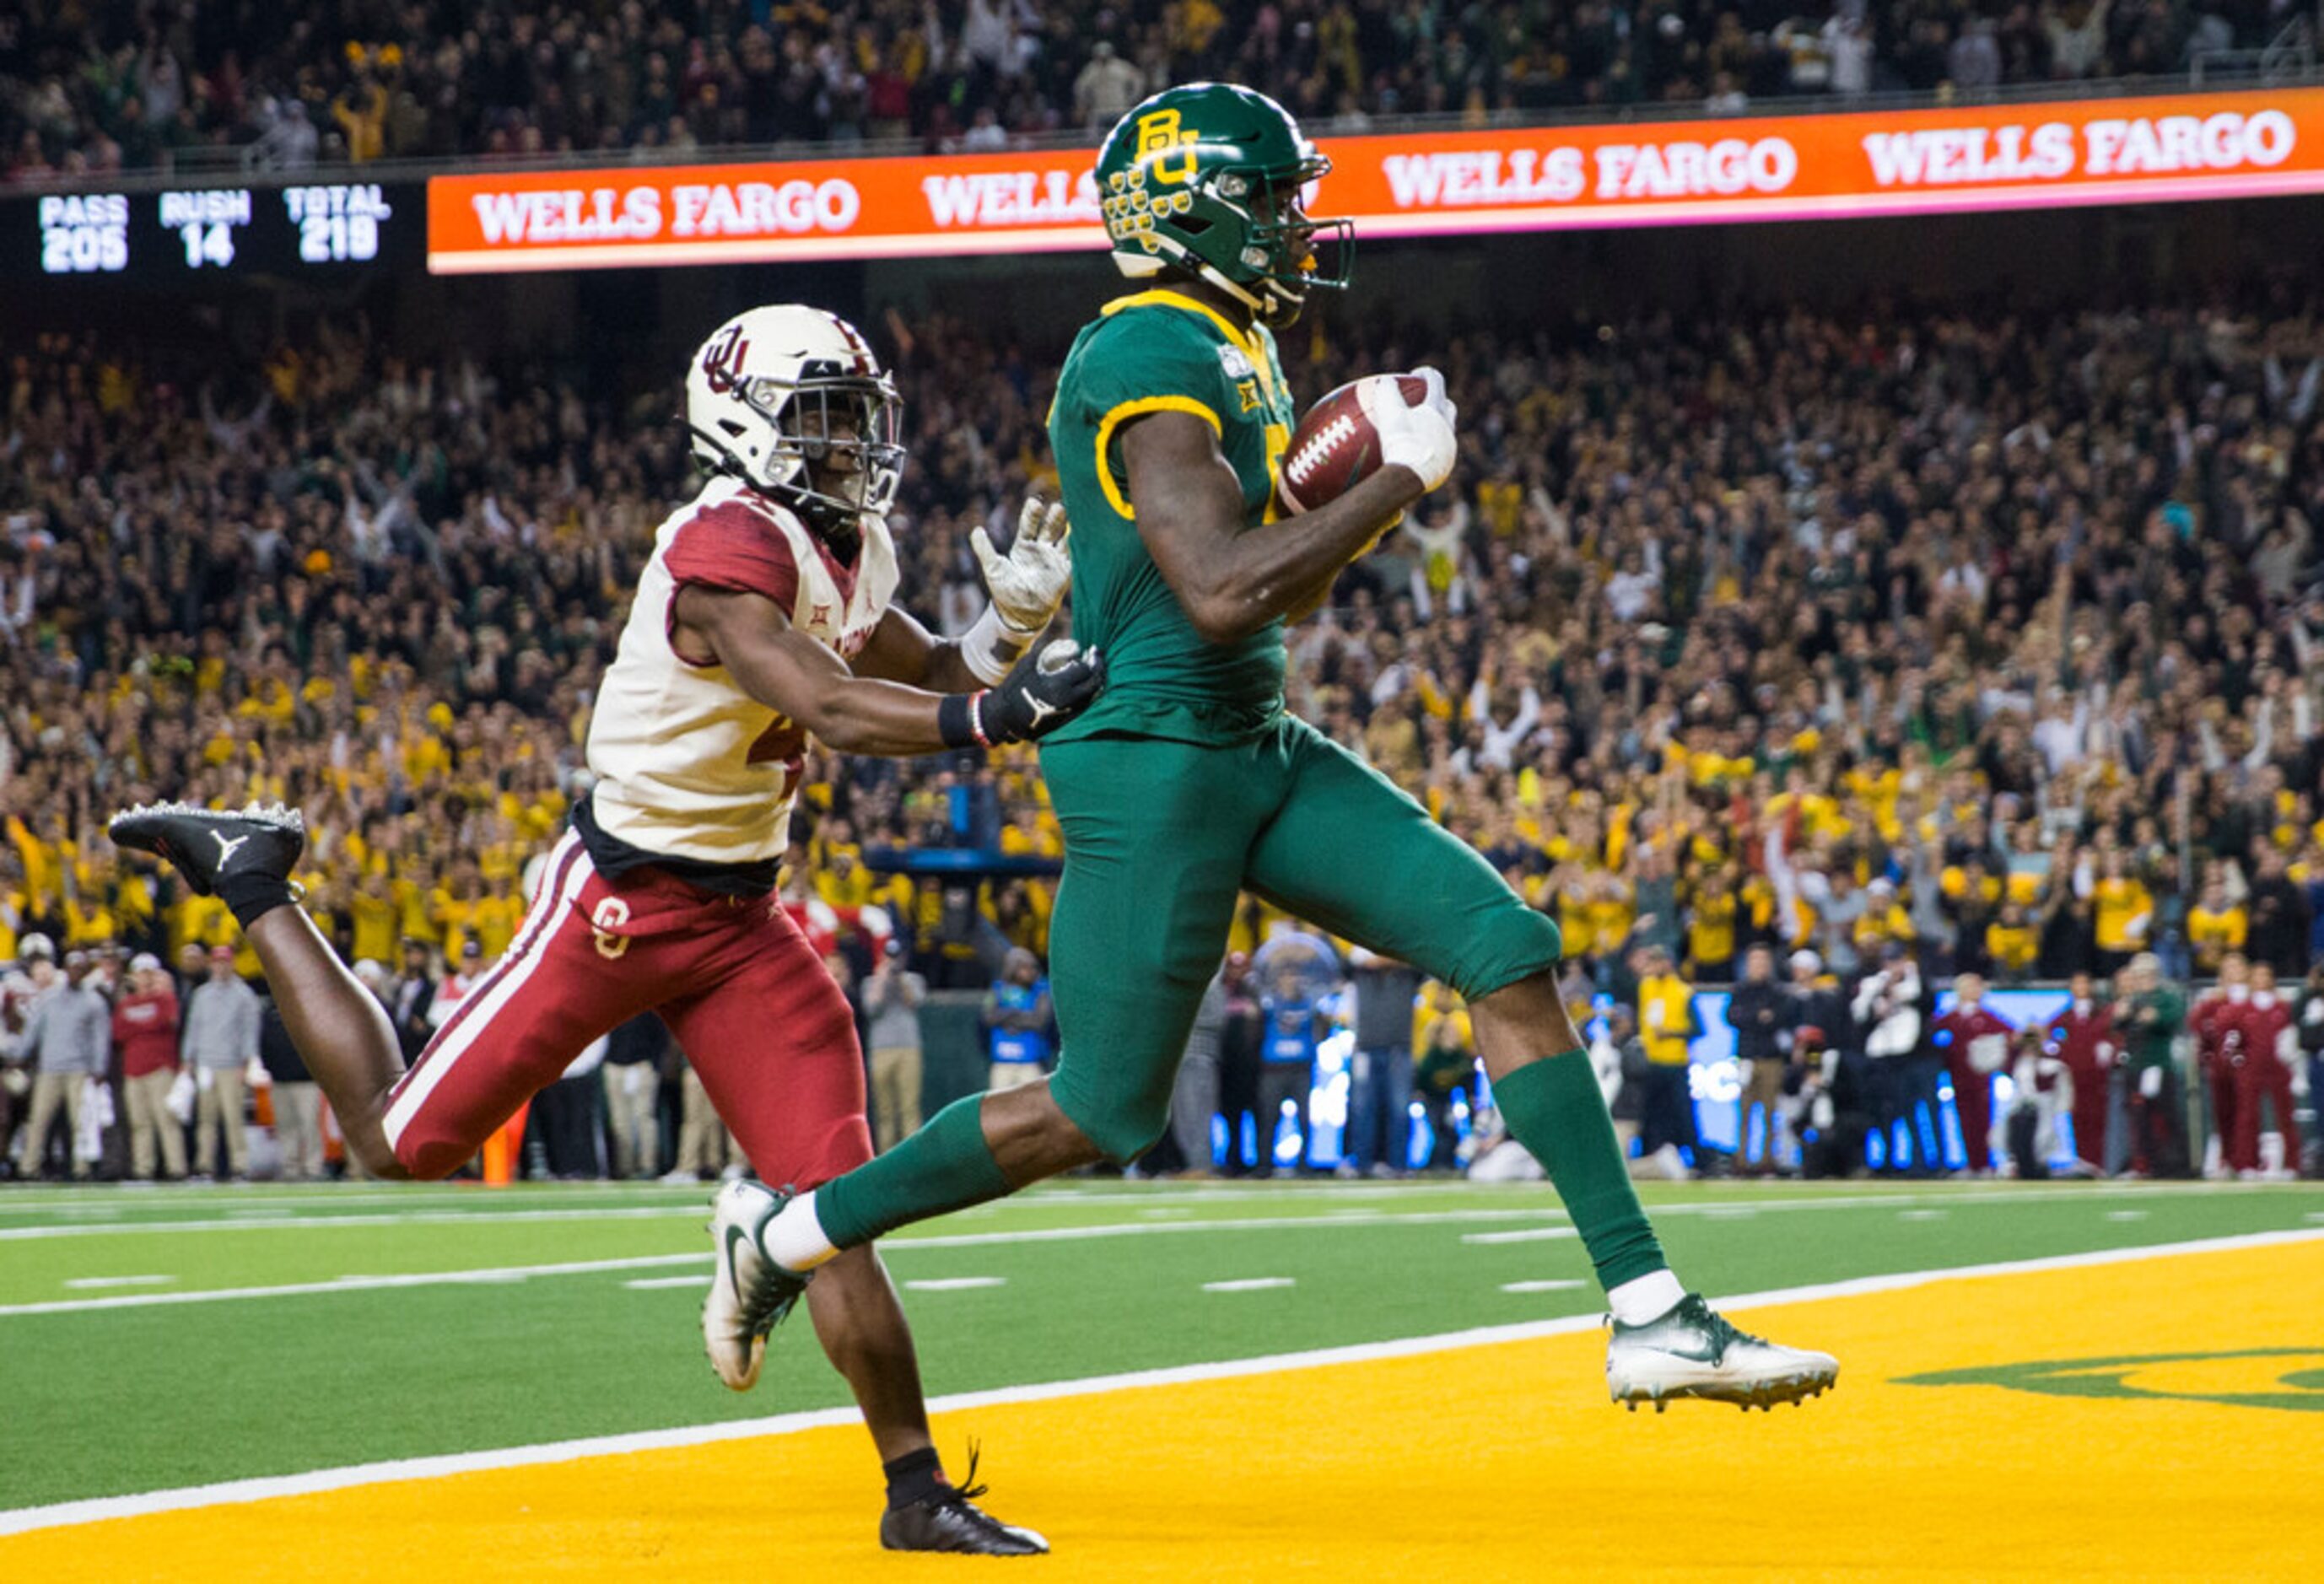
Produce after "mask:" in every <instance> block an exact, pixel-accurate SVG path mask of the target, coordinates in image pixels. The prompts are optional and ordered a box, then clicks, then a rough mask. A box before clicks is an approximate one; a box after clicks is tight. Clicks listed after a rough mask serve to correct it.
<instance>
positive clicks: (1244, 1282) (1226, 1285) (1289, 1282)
mask: <svg viewBox="0 0 2324 1584" xmlns="http://www.w3.org/2000/svg"><path fill="white" fill-rule="evenodd" d="M1297 1285H1299V1279H1298V1278H1297V1277H1296V1276H1245V1277H1243V1278H1242V1279H1241V1280H1240V1281H1232V1282H1204V1283H1203V1292H1205V1293H1267V1292H1272V1291H1273V1290H1274V1289H1276V1288H1277V1287H1296V1286H1297Z"/></svg>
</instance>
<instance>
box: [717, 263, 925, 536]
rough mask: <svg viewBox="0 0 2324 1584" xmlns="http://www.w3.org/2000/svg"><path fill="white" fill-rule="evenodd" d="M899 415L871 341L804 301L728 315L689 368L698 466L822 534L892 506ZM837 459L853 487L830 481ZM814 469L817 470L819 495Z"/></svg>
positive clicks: (899, 452) (900, 454)
mask: <svg viewBox="0 0 2324 1584" xmlns="http://www.w3.org/2000/svg"><path fill="white" fill-rule="evenodd" d="M902 416H903V402H902V401H901V400H900V399H899V397H898V396H897V394H896V386H895V382H893V381H891V380H890V379H889V378H888V376H887V374H886V373H883V372H882V371H881V367H880V360H879V359H878V358H877V357H876V356H874V355H872V352H871V344H870V343H869V342H867V341H865V340H864V339H863V337H862V336H861V335H860V334H858V333H857V332H856V329H855V327H854V326H853V325H851V324H849V323H848V322H847V321H846V320H844V319H843V318H840V317H839V316H838V315H836V314H831V313H825V311H824V310H823V309H819V308H808V307H807V306H806V305H805V304H803V303H779V304H775V305H772V306H770V307H766V308H754V309H749V310H747V311H745V312H743V313H740V314H737V315H735V316H734V318H731V319H729V320H727V321H726V322H725V323H724V324H723V325H721V326H719V327H718V328H717V329H716V330H715V331H714V332H713V333H712V334H711V336H710V339H708V340H707V341H705V342H704V343H703V344H702V347H701V349H700V350H699V351H697V352H696V354H695V355H694V363H693V364H692V366H690V367H689V368H687V371H686V422H687V428H689V429H690V430H691V431H692V432H693V435H694V455H695V456H696V459H697V460H698V461H700V462H701V464H702V465H703V466H705V468H708V469H709V470H710V471H711V472H713V473H729V474H734V475H735V476H736V477H738V478H740V479H742V481H743V482H744V483H748V484H750V485H751V486H752V488H754V489H759V490H763V491H765V492H766V493H768V494H770V495H773V496H774V497H776V498H777V499H778V500H781V501H784V502H788V503H789V504H791V505H793V506H795V507H797V508H798V509H799V511H800V512H801V514H802V515H803V516H806V517H807V518H808V520H809V522H810V525H811V526H814V527H816V528H817V529H819V530H823V531H826V532H827V531H831V530H835V529H838V528H842V527H844V526H846V525H849V524H852V523H853V520H855V518H856V517H857V516H858V515H859V514H862V513H866V512H869V513H872V514H875V515H876V514H878V513H881V512H884V511H887V509H888V505H889V502H891V501H893V500H894V499H895V497H896V483H897V481H898V479H899V477H900V475H901V474H902V471H903V465H904V447H903V445H902V442H901V440H900V438H899V436H900V433H901V428H902ZM842 459H845V460H852V461H853V470H852V473H851V472H849V471H848V470H845V469H844V468H843V469H841V473H842V479H843V481H852V482H839V483H834V481H833V480H832V478H831V477H830V474H831V472H832V471H833V467H834V464H835V462H836V461H840V460H842ZM811 464H812V465H816V466H820V467H821V468H822V469H823V470H824V472H825V477H824V479H823V480H822V481H821V482H822V484H823V485H824V486H825V487H820V488H819V487H818V481H817V480H816V475H815V473H814V471H813V470H812V469H811V467H810V465H811ZM835 490H837V491H844V492H846V493H834V491H835ZM851 495H852V497H853V498H850V497H851Z"/></svg>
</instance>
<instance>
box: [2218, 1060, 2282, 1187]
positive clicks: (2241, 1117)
mask: <svg viewBox="0 0 2324 1584" xmlns="http://www.w3.org/2000/svg"><path fill="white" fill-rule="evenodd" d="M2235 1090H2236V1114H2235V1119H2234V1127H2235V1131H2234V1133H2232V1134H2231V1135H2229V1136H2228V1137H2227V1139H2226V1140H2225V1141H2224V1142H2225V1145H2226V1147H2227V1165H2230V1166H2233V1167H2234V1168H2235V1169H2236V1171H2238V1172H2256V1171H2257V1170H2259V1164H2260V1163H2259V1107H2260V1101H2261V1099H2262V1098H2263V1097H2264V1098H2266V1099H2267V1100H2269V1101H2273V1102H2274V1106H2275V1130H2276V1131H2277V1132H2278V1133H2280V1134H2282V1136H2283V1164H2284V1165H2288V1166H2291V1167H2292V1168H2293V1169H2294V1170H2295V1171H2296V1170H2298V1169H2299V1166H2300V1129H2299V1128H2298V1126H2297V1125H2296V1124H2294V1123H2293V1121H2292V1069H2291V1068H2290V1067H2287V1066H2285V1065H2284V1064H2283V1063H2282V1061H2280V1060H2278V1059H2277V1058H2276V1057H2275V1056H2274V1055H2273V1054H2270V1053H2268V1052H2266V1051H2252V1052H2249V1053H2248V1054H2246V1055H2245V1057H2244V1059H2243V1064H2242V1065H2241V1066H2239V1067H2237V1068H2236V1070H2235Z"/></svg>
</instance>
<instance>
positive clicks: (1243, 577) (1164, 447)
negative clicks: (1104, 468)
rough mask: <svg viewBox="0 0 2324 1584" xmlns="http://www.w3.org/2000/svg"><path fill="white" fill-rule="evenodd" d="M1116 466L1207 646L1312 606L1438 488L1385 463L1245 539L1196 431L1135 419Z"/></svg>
mask: <svg viewBox="0 0 2324 1584" xmlns="http://www.w3.org/2000/svg"><path fill="white" fill-rule="evenodd" d="M1121 456H1122V462H1123V464H1124V465H1125V466H1126V467H1127V469H1128V471H1129V474H1130V505H1131V506H1132V507H1133V508H1135V509H1136V511H1137V513H1138V535H1139V539H1141V540H1143V541H1144V542H1145V545H1146V552H1147V554H1148V555H1149V556H1151V557H1154V565H1155V566H1156V567H1157V568H1158V569H1159V570H1160V571H1161V574H1162V577H1163V580H1164V581H1165V582H1167V584H1169V585H1170V591H1171V593H1173V594H1176V595H1177V596H1178V603H1179V604H1180V605H1182V606H1183V607H1185V612H1186V619H1187V620H1188V621H1189V622H1193V623H1194V631H1196V632H1197V633H1199V634H1201V635H1202V637H1203V639H1204V640H1207V641H1209V642H1211V643H1231V642H1233V641H1235V640H1238V639H1242V638H1248V637H1249V636H1250V634H1252V633H1254V632H1257V631H1259V630H1260V629H1261V628H1263V627H1265V626H1266V625H1267V624H1268V622H1273V621H1275V620H1276V619H1277V617H1280V616H1284V615H1286V614H1287V613H1289V612H1291V611H1292V610H1293V609H1294V608H1296V606H1298V605H1299V604H1301V603H1303V602H1304V601H1307V600H1312V599H1313V598H1314V593H1315V590H1316V587H1317V585H1321V584H1324V583H1327V582H1328V581H1329V580H1330V579H1331V578H1332V577H1333V576H1335V575H1336V574H1337V573H1338V572H1339V570H1340V568H1341V567H1342V566H1346V565H1347V564H1348V562H1349V561H1351V560H1352V559H1353V558H1354V557H1356V556H1358V555H1359V554H1360V553H1361V552H1362V550H1363V548H1364V547H1365V546H1366V545H1369V544H1370V543H1371V542H1372V540H1374V539H1377V538H1379V533H1380V530H1382V529H1383V528H1385V527H1386V526H1387V525H1388V521H1389V520H1390V519H1392V518H1394V517H1395V516H1396V514H1397V512H1399V511H1403V510H1404V509H1405V508H1406V507H1407V506H1409V505H1411V504H1412V503H1413V502H1415V501H1417V500H1418V499H1420V497H1421V496H1423V495H1425V494H1426V493H1428V492H1429V491H1430V490H1431V489H1433V488H1434V487H1435V486H1436V484H1437V483H1441V482H1443V481H1442V475H1440V476H1439V477H1438V478H1434V479H1423V478H1422V476H1421V475H1420V474H1418V473H1416V472H1415V471H1414V470H1413V469H1412V468H1411V467H1409V466H1406V465H1404V464H1402V463H1390V464H1388V465H1387V466H1384V467H1382V468H1380V469H1379V471H1378V472H1377V473H1374V474H1371V475H1370V476H1369V477H1367V478H1365V479H1363V480H1362V481H1361V482H1360V483H1358V484H1357V485H1356V486H1355V487H1354V488H1353V489H1351V490H1350V491H1348V493H1345V494H1343V495H1342V496H1341V497H1340V498H1339V499H1337V500H1335V501H1333V502H1329V503H1327V504H1325V505H1323V506H1319V507H1317V508H1316V509H1315V510H1314V511H1306V512H1303V513H1301V514H1300V515H1298V516H1296V517H1286V518H1284V519H1282V520H1280V521H1277V522H1270V523H1268V524H1266V525H1265V526H1263V527H1259V528H1253V529H1249V530H1246V529H1245V528H1244V526H1243V504H1242V486H1241V484H1240V483H1238V482H1237V480H1236V478H1235V473H1234V469H1233V467H1232V466H1231V465H1229V464H1228V462H1227V459H1226V457H1225V456H1222V454H1221V453H1220V451H1219V447H1218V439H1217V437H1216V436H1214V435H1213V433H1212V431H1211V427H1210V425H1208V424H1207V423H1204V422H1203V420H1202V419H1199V418H1195V417H1194V416H1193V415H1191V414H1188V413H1183V412H1156V413H1150V414H1148V416H1146V417H1144V418H1140V419H1136V420H1134V421H1133V422H1132V423H1131V424H1130V426H1129V427H1128V428H1125V429H1124V430H1123V431H1122V437H1121Z"/></svg>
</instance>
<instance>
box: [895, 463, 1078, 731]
mask: <svg viewBox="0 0 2324 1584" xmlns="http://www.w3.org/2000/svg"><path fill="white" fill-rule="evenodd" d="M1072 535H1073V525H1072V524H1071V523H1069V522H1067V521H1066V520H1065V506H1064V504H1063V503H1062V502H1056V501H1052V500H1049V499H1047V498H1046V497H1044V496H1041V495H1037V494H1036V495H1028V496H1027V497H1026V498H1025V506H1024V510H1023V511H1022V512H1021V513H1020V514H1019V517H1018V520H1017V537H1016V539H1014V540H1013V541H1011V543H1010V547H1009V553H1008V554H1007V555H1006V556H1004V555H1002V554H1001V553H1000V552H999V551H998V550H996V549H994V548H992V540H991V537H990V536H989V535H987V534H986V533H985V531H984V530H983V529H982V527H979V528H977V529H975V530H972V531H971V533H970V534H969V539H968V542H969V548H971V549H973V550H974V551H975V552H976V560H977V565H978V566H980V567H982V570H983V573H984V586H985V589H986V591H987V592H988V593H989V594H991V602H990V603H988V604H986V606H985V607H984V613H983V614H982V616H980V617H978V618H977V620H976V622H975V624H974V625H973V626H972V627H971V628H969V630H968V631H966V632H964V633H962V634H961V635H960V636H959V637H958V638H952V639H938V638H936V636H935V635H934V634H932V633H930V632H929V631H928V630H927V628H925V627H923V626H921V625H920V624H919V622H917V621H915V620H913V619H912V617H910V616H909V615H908V614H906V613H905V612H903V611H901V610H899V609H898V608H896V607H894V606H890V607H889V609H888V611H887V612H886V613H885V614H883V615H882V616H881V618H880V625H879V626H878V627H876V628H874V629H873V630H872V632H871V641H870V642H869V643H867V644H865V645H864V646H863V649H862V651H861V652H859V653H858V654H857V655H856V657H855V659H854V662H853V664H854V669H855V674H856V675H857V676H858V677H882V678H884V679H885V680H887V681H890V682H903V683H908V684H909V685H910V686H915V687H931V688H934V689H936V691H938V692H940V693H967V692H973V691H974V690H975V689H977V688H979V687H984V686H991V685H994V684H997V683H998V682H1000V681H1001V679H1002V678H1003V677H1006V676H1008V674H1009V672H1010V668H1012V667H1014V666H1015V665H1016V664H1017V662H1018V661H1019V659H1021V658H1024V654H1025V651H1026V650H1027V649H1031V648H1032V647H1033V644H1034V642H1035V640H1037V639H1039V637H1040V636H1041V634H1042V633H1044V632H1046V631H1048V629H1049V624H1050V623H1051V622H1054V621H1056V617H1057V607H1058V606H1059V605H1060V604H1062V603H1065V589H1066V588H1067V586H1068V585H1071V583H1072V582H1073V576H1074V562H1073V555H1072V552H1071V551H1070V550H1069V549H1068V548H1067V547H1066V540H1067V539H1070V538H1071V537H1072Z"/></svg>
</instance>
